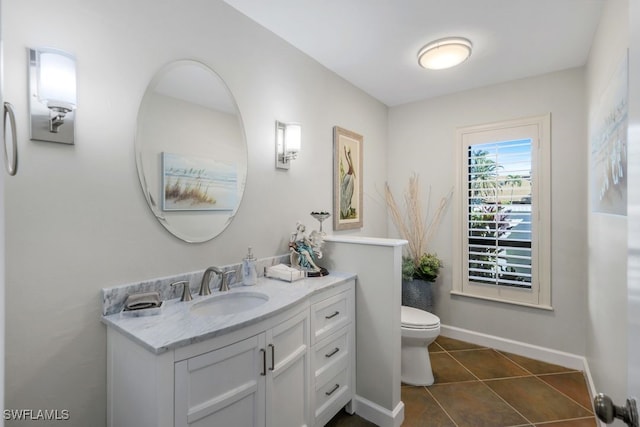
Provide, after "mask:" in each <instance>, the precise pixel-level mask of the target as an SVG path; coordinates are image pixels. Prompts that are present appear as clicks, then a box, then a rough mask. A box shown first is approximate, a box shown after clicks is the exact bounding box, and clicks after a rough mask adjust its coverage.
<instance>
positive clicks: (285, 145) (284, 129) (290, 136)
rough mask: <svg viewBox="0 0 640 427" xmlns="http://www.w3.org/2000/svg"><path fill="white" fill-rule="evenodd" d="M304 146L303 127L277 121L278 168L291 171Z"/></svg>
mask: <svg viewBox="0 0 640 427" xmlns="http://www.w3.org/2000/svg"><path fill="white" fill-rule="evenodd" d="M301 146H302V126H300V125H299V124H297V123H283V122H279V121H276V168H277V169H289V166H291V160H294V159H296V158H297V157H298V153H299V152H300V149H301Z"/></svg>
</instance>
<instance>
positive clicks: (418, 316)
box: [400, 305, 440, 329]
mask: <svg viewBox="0 0 640 427" xmlns="http://www.w3.org/2000/svg"><path fill="white" fill-rule="evenodd" d="M400 323H401V325H402V327H403V328H406V329H435V328H439V327H440V318H438V316H436V315H435V314H432V313H429V312H428V311H424V310H420V309H418V308H414V307H407V306H404V305H403V306H402V307H401V312H400Z"/></svg>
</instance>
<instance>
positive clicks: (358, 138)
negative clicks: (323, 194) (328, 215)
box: [333, 126, 363, 230]
mask: <svg viewBox="0 0 640 427" xmlns="http://www.w3.org/2000/svg"><path fill="white" fill-rule="evenodd" d="M362 142H363V138H362V135H358V134H357V133H355V132H351V131H349V130H346V129H343V128H341V127H339V126H334V127H333V229H334V230H349V229H353V228H362V210H363V209H362V208H363V206H362V184H363V182H362V181H363V174H362Z"/></svg>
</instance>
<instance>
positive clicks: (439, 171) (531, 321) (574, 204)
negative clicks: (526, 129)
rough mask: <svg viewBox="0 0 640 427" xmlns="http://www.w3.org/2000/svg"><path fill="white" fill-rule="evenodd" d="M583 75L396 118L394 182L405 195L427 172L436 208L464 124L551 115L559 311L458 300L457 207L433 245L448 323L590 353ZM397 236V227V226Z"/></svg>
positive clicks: (427, 104) (411, 107) (393, 114)
mask: <svg viewBox="0 0 640 427" xmlns="http://www.w3.org/2000/svg"><path fill="white" fill-rule="evenodd" d="M584 102H585V97H584V72H583V69H581V68H580V69H571V70H566V71H562V72H557V73H553V74H547V75H543V76H538V77H533V78H528V79H523V80H517V81H513V82H510V83H505V84H500V85H496V86H490V87H485V88H481V89H477V90H471V91H466V92H463V93H458V94H454V95H450V96H445V97H441V98H437V99H431V100H426V101H423V102H417V103H413V104H407V105H404V106H400V107H395V108H391V109H390V112H389V135H390V138H389V147H388V153H389V164H388V168H389V182H390V185H391V187H392V189H394V191H396V192H397V193H399V192H400V191H402V190H403V189H404V188H405V187H406V185H407V181H408V177H409V175H410V174H411V173H412V172H414V171H415V172H417V173H419V175H420V182H421V185H422V190H423V193H424V196H425V197H424V200H426V199H427V195H428V192H429V189H430V192H431V196H430V197H431V203H430V206H431V210H432V212H433V211H434V210H435V208H436V205H437V203H438V201H439V200H440V198H441V197H442V196H443V195H444V194H446V193H447V191H449V190H450V189H451V188H452V187H453V185H454V182H455V177H454V170H455V169H454V154H455V144H456V141H455V130H456V127H458V126H467V125H474V124H482V123H488V122H494V121H500V120H507V119H512V118H519V117H526V116H533V115H540V114H546V113H551V158H552V168H551V175H552V195H551V206H552V208H551V209H552V212H551V229H552V241H551V244H552V254H551V255H552V260H551V264H552V272H551V275H552V277H551V280H552V285H551V286H552V289H551V292H552V298H551V302H552V305H553V307H554V310H553V311H545V310H539V309H531V308H525V307H521V306H514V305H511V304H503V303H497V302H491V301H483V300H478V299H473V298H468V297H459V296H452V295H450V294H449V292H450V291H451V289H452V270H451V265H452V259H453V248H454V247H453V242H452V238H453V233H452V227H453V223H452V212H453V210H452V209H451V206H449V209H448V210H447V211H446V214H445V216H444V218H443V220H442V223H441V224H440V227H439V228H438V232H437V234H436V236H435V238H434V240H433V242H432V244H431V246H430V247H429V248H428V250H430V251H435V252H436V253H437V254H438V255H439V256H440V257H441V258H442V260H443V262H444V271H443V273H442V274H441V276H440V277H439V278H438V280H437V283H438V285H437V286H436V287H435V292H436V302H435V308H434V310H435V312H436V314H437V315H438V316H440V319H441V321H442V323H444V324H446V325H449V326H455V327H459V328H463V329H468V330H471V331H476V332H481V333H485V334H489V335H495V336H498V337H502V338H507V339H513V340H517V341H523V342H526V343H529V344H534V345H538V346H542V347H548V348H552V349H556V350H560V351H565V352H569V353H575V354H584V351H585V334H586V332H585V331H586V325H585V320H586V310H585V305H586V296H585V295H586V290H587V282H586V281H587V274H586V270H587V265H586V233H587V228H586V205H585V203H586V190H587V188H586V159H587V151H586V146H585V138H586V134H585V126H586V122H585V107H584ZM390 230H392V231H390V233H391V234H392V235H393V234H394V233H395V229H394V228H393V226H392V225H391V226H390Z"/></svg>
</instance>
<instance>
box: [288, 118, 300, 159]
mask: <svg viewBox="0 0 640 427" xmlns="http://www.w3.org/2000/svg"><path fill="white" fill-rule="evenodd" d="M301 136H302V126H300V125H298V124H293V123H290V124H288V125H287V127H286V128H285V131H284V147H285V154H286V155H289V156H291V155H294V156H295V155H297V154H298V153H299V152H300V145H301Z"/></svg>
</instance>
